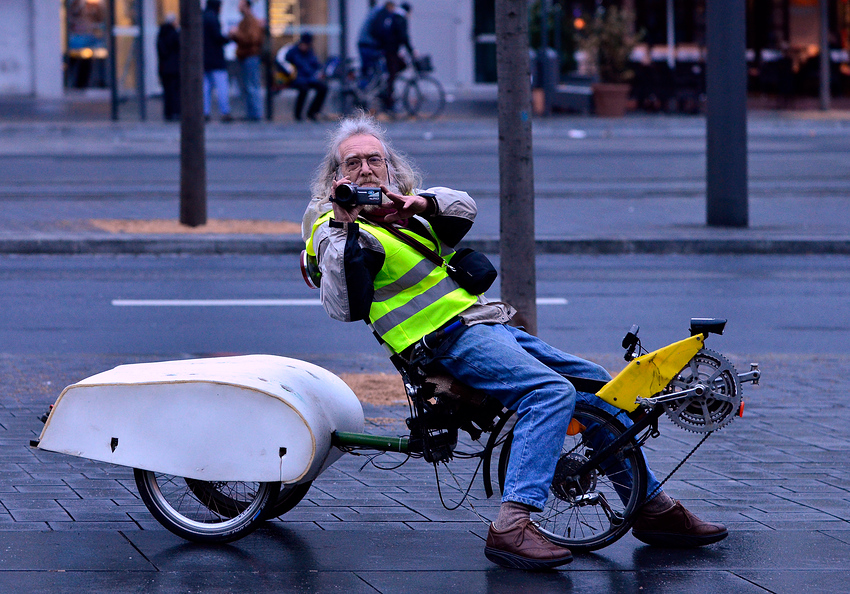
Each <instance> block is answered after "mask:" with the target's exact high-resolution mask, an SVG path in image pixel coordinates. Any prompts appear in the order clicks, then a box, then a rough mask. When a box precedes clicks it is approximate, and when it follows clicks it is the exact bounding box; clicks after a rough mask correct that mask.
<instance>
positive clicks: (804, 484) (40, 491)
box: [0, 354, 850, 592]
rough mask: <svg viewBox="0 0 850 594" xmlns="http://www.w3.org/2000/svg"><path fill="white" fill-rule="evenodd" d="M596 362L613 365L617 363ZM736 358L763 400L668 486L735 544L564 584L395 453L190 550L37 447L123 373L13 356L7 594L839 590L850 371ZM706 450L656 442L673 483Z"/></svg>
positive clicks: (99, 363) (2, 433)
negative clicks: (495, 556)
mask: <svg viewBox="0 0 850 594" xmlns="http://www.w3.org/2000/svg"><path fill="white" fill-rule="evenodd" d="M587 356H589V357H591V358H595V359H596V360H599V361H600V362H602V363H603V364H605V365H606V366H608V367H609V368H615V366H616V363H615V361H616V359H615V357H614V355H610V354H608V355H592V354H588V355H587ZM731 358H732V360H733V362H735V364H736V365H737V366H738V368H739V370H740V369H746V368H747V365H748V363H749V362H750V361H751V360H752V361H758V362H759V363H760V364H761V368H762V370H763V374H764V376H763V377H764V379H763V380H762V383H761V385H760V386H757V387H752V386H750V385H746V386H745V400H746V411H745V415H744V418H743V419H741V420H737V419H736V420H735V421H734V422H733V423H732V424H731V425H730V426H729V427H727V428H725V429H723V430H722V431H720V432H718V433H717V434H715V435H714V436H712V437H711V438H710V439H709V440H708V441H707V442H706V444H705V445H704V446H703V447H702V448H701V449H700V450H699V451H698V452H697V453H696V454H695V455H694V457H693V458H692V459H691V460H690V461H689V462H688V463H687V464H686V465H685V466H684V467H683V468H682V469H681V470H680V471H679V472H678V473H677V474H676V475H675V476H674V477H673V478H672V479H671V480H670V481H669V483H668V485H667V490H668V492H669V493H670V494H672V495H673V496H674V497H676V498H679V499H681V500H682V501H683V502H684V503H685V505H686V506H687V507H689V508H690V509H692V510H694V511H695V512H697V513H698V514H699V515H701V516H703V517H705V518H707V519H711V520H716V521H720V522H723V523H725V524H727V526H728V527H729V528H730V531H731V533H732V534H731V536H730V537H729V538H728V539H727V540H726V541H723V542H722V543H719V544H718V545H715V546H713V547H709V548H707V549H705V550H699V551H689V552H672V551H658V550H655V549H651V548H648V547H644V546H642V545H641V544H640V543H639V542H638V541H636V540H634V539H633V538H632V537H631V536H626V537H624V538H623V539H622V540H621V541H620V542H618V543H616V544H615V545H614V546H612V547H609V548H608V549H605V550H603V551H600V552H599V553H598V554H594V555H585V556H582V557H578V558H577V559H576V561H575V562H574V563H573V564H572V565H570V566H568V567H567V568H566V569H565V570H564V571H562V572H559V573H553V574H547V575H544V576H527V575H526V574H517V573H515V572H508V571H504V570H500V569H498V568H495V566H492V565H491V564H489V563H488V562H487V561H486V559H484V557H483V555H482V554H481V553H482V551H481V549H482V548H483V540H482V539H483V537H484V536H485V534H486V528H487V527H486V524H485V521H486V520H487V519H489V518H492V517H493V515H494V513H495V509H496V507H497V505H498V501H497V498H496V497H494V498H493V499H491V500H486V499H485V497H484V492H483V489H482V487H481V483H480V479H476V483H475V484H474V485H473V488H472V490H471V491H470V498H469V501H468V503H465V504H464V505H463V509H459V510H456V511H447V510H445V509H444V508H443V506H442V505H441V503H440V496H439V494H438V491H437V489H436V487H435V479H434V469H433V468H432V467H430V466H428V465H427V464H425V463H424V462H422V461H420V460H414V461H410V462H409V463H408V464H405V465H403V466H401V467H399V468H396V469H392V470H380V469H378V468H377V467H376V466H377V465H381V466H394V465H395V464H394V463H393V460H391V459H390V457H389V456H381V457H379V458H376V459H374V460H373V461H372V462H374V464H370V463H369V462H370V461H369V459H368V458H364V457H354V456H346V457H344V458H343V459H341V460H340V461H339V462H338V463H336V464H335V465H334V466H333V467H332V468H331V469H330V470H328V471H327V472H325V473H324V474H323V475H322V476H321V477H319V479H317V480H316V481H315V483H314V486H313V488H312V489H311V490H310V492H309V493H308V495H307V497H306V498H305V500H304V501H302V503H300V504H299V505H298V506H297V507H296V508H295V509H294V510H293V511H291V512H290V513H288V514H286V515H285V516H283V517H282V518H281V519H278V520H275V521H273V522H269V523H268V525H267V527H265V528H263V529H261V530H259V531H258V532H257V533H255V534H253V535H250V536H249V537H247V538H245V539H243V540H241V541H239V542H237V543H234V544H232V545H228V546H225V547H201V546H198V545H192V544H188V543H184V542H183V541H181V540H180V539H178V538H176V537H174V536H173V535H171V534H170V533H168V532H166V531H165V530H164V529H163V528H162V527H161V526H160V525H159V524H158V523H156V521H154V520H153V518H152V517H151V516H150V514H149V513H148V512H147V510H146V509H145V507H144V505H143V504H142V502H141V500H140V499H139V498H138V495H137V492H136V489H135V485H134V482H133V477H132V471H131V470H130V469H127V468H121V467H116V466H112V465H109V464H103V463H97V462H92V461H89V460H85V459H81V458H75V457H72V456H65V455H61V454H54V453H49V452H40V451H37V450H33V449H31V448H30V447H29V446H28V443H29V440H30V439H34V438H37V437H38V434H39V432H40V430H41V423H40V421H39V420H38V418H37V417H38V416H39V415H40V414H41V413H43V412H44V410H45V409H46V407H47V406H48V405H49V404H50V403H52V402H53V401H54V400H55V398H56V396H57V395H58V393H59V392H60V390H61V388H62V387H63V386H64V385H66V384H69V383H73V382H75V381H77V380H79V379H82V378H83V377H85V376H88V375H91V374H93V373H96V372H99V371H102V370H104V369H107V368H110V367H112V366H114V365H117V364H121V363H124V362H127V359H126V358H122V357H118V356H98V355H89V356H86V355H81V356H77V357H75V358H74V359H73V360H69V359H67V358H65V357H59V356H55V357H43V356H27V355H4V356H2V357H0V370H2V373H3V377H4V378H5V380H6V381H5V382H4V388H3V394H2V397H0V504H1V505H0V539H2V540H3V542H4V543H5V544H4V547H0V568H2V569H0V589H2V590H3V591H10V589H11V588H12V587H27V588H29V589H30V590H31V591H39V590H41V589H42V588H45V589H46V588H48V587H57V586H59V587H60V589H62V591H81V592H82V591H91V590H92V589H94V590H95V591H97V589H101V590H103V591H107V590H108V591H137V589H138V590H141V589H143V588H149V587H153V588H154V589H155V590H156V589H159V590H160V591H196V590H197V591H240V590H241V591H245V590H246V589H248V590H252V591H298V592H312V591H319V590H322V591H325V590H330V591H333V590H344V591H351V592H358V591H364V592H365V591H368V592H375V591H380V592H406V591H414V590H417V591H420V590H418V588H421V587H425V586H428V587H431V588H432V589H435V591H446V590H447V589H448V588H450V587H463V588H464V590H465V591H494V592H496V591H498V592H515V591H518V590H517V588H519V587H521V586H523V585H524V586H527V587H531V586H533V587H535V589H536V590H539V591H543V592H545V591H570V590H571V589H576V590H577V589H578V588H579V587H582V588H584V587H588V588H590V587H594V588H600V587H602V588H606V590H604V591H610V592H634V591H637V589H638V588H639V587H640V586H642V585H644V586H647V587H648V588H649V589H651V590H652V591H658V592H666V591H669V592H704V591H706V590H707V589H708V588H709V587H710V588H711V590H712V591H717V592H727V591H728V592H747V591H753V592H763V591H773V592H799V591H807V590H808V588H809V586H811V587H814V586H815V585H816V586H817V589H818V590H817V591H819V592H843V591H845V589H844V586H845V584H844V577H842V576H845V575H846V569H847V568H848V567H850V470H848V468H847V464H846V460H847V458H848V454H850V441H848V439H847V429H846V428H847V424H848V422H850V410H848V405H847V403H846V399H845V398H844V395H845V394H846V393H847V392H848V389H849V388H850V380H848V379H847V374H846V373H845V372H846V370H847V369H848V368H850V356H845V355H823V356H791V355H781V356H780V355H770V354H762V355H760V356H758V357H755V356H752V355H749V356H743V355H738V356H732V357H731ZM135 360H140V359H135ZM316 362H317V363H319V364H323V363H324V364H325V365H326V366H329V367H330V368H331V369H332V370H333V371H337V372H339V371H341V370H340V369H334V368H333V362H328V361H316ZM329 363H330V365H328V364H329ZM364 409H365V412H366V416H367V418H368V419H369V429H368V430H369V431H370V432H374V433H381V434H390V435H395V434H402V433H403V432H404V426H403V422H402V419H403V418H404V417H405V416H406V413H407V409H406V406H381V407H377V406H371V405H367V406H365V407H364ZM698 439H699V436H697V435H694V434H689V433H686V432H684V431H682V430H680V429H678V428H676V427H674V426H672V425H671V424H670V423H667V422H664V423H663V424H662V437H660V438H658V439H656V440H652V441H651V442H650V443H649V444H647V447H646V450H647V456H648V459H649V460H650V464H651V465H652V467H653V468H654V470H655V471H656V473H657V474H659V475H660V476H662V477H663V476H666V474H667V473H668V472H669V471H670V470H671V469H672V468H673V467H674V466H675V465H676V463H677V462H678V459H679V458H680V457H681V455H682V454H683V453H684V452H686V451H688V450H690V448H691V447H692V446H693V445H694V444H695V443H696V442H697V441H698ZM450 469H451V470H452V473H453V474H454V477H453V476H451V475H450V474H448V473H446V472H445V471H441V474H440V479H441V480H442V481H443V486H442V493H443V497H444V499H445V500H446V502H447V503H448V504H449V505H452V502H457V501H458V499H459V491H458V489H457V488H456V487H453V481H454V479H455V478H456V479H457V481H458V483H459V484H460V485H461V486H462V487H463V488H465V486H466V485H467V484H468V482H469V480H470V478H471V477H472V474H473V472H474V470H475V465H474V464H473V463H471V462H469V461H463V460H459V461H455V462H453V463H452V464H451V465H450ZM63 535H67V536H63ZM57 572H63V573H64V574H63V575H62V576H61V580H60V578H59V577H58V576H59V573H57ZM707 580H711V581H710V582H709V581H707ZM188 584H191V587H189V586H188ZM709 584H711V586H709ZM512 588H513V589H512Z"/></svg>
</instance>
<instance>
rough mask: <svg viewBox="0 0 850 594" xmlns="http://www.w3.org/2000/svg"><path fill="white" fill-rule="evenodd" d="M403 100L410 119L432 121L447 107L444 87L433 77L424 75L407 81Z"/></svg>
mask: <svg viewBox="0 0 850 594" xmlns="http://www.w3.org/2000/svg"><path fill="white" fill-rule="evenodd" d="M402 100H403V102H404V108H405V110H407V113H408V115H410V117H413V118H415V117H418V118H421V119H424V120H430V119H432V118H435V117H437V116H438V115H440V114H441V113H442V112H443V109H445V107H446V92H445V90H444V89H443V85H442V84H441V83H440V81H438V80H437V79H436V78H434V77H433V76H431V75H428V74H423V75H420V76H417V77H414V78H411V79H410V80H408V81H407V84H406V85H405V86H404V91H403V96H402Z"/></svg>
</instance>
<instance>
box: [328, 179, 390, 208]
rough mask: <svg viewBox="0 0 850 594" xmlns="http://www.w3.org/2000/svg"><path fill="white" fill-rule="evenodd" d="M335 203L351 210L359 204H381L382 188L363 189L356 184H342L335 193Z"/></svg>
mask: <svg viewBox="0 0 850 594" xmlns="http://www.w3.org/2000/svg"><path fill="white" fill-rule="evenodd" d="M332 200H333V201H334V202H336V203H337V204H339V205H340V206H342V207H343V208H351V207H352V206H357V205H358V204H373V205H375V206H380V204H381V188H361V187H360V186H355V185H354V184H340V185H338V186H337V187H336V190H335V191H334V196H333V198H332Z"/></svg>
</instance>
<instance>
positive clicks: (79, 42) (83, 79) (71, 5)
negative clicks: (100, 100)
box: [65, 0, 107, 88]
mask: <svg viewBox="0 0 850 594" xmlns="http://www.w3.org/2000/svg"><path fill="white" fill-rule="evenodd" d="M106 11H107V6H106V0H66V4H65V15H66V23H65V27H66V31H67V33H66V39H67V47H66V48H65V86H68V87H75V88H87V87H91V86H96V87H105V86H106V84H107V77H106V58H107V49H106V47H107V34H106V17H107V12H106Z"/></svg>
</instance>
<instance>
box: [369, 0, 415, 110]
mask: <svg viewBox="0 0 850 594" xmlns="http://www.w3.org/2000/svg"><path fill="white" fill-rule="evenodd" d="M404 6H405V8H404V9H403V11H402V12H398V11H396V5H395V3H394V2H386V3H385V4H384V7H383V8H382V9H381V10H379V11H378V12H377V13H375V15H374V16H373V17H372V20H371V23H370V25H369V34H370V36H371V38H372V39H373V40H374V41H375V43H376V44H377V47H378V49H379V50H380V51H381V52H382V53H383V56H384V60H385V61H386V65H387V85H386V87H385V88H384V90H383V96H382V99H383V102H384V109H386V110H387V111H389V112H392V111H393V110H394V108H395V97H394V96H393V88H394V86H395V79H396V76H398V73H399V72H401V71H402V70H404V67H405V62H404V59H403V58H402V57H401V55H400V53H399V52H400V51H401V48H405V49H406V50H407V53H408V55H409V56H410V58H411V59H413V58H414V57H415V56H416V52H415V51H414V49H413V46H412V45H411V44H410V36H409V35H408V32H407V14H408V13H409V12H410V4H408V3H404Z"/></svg>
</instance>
